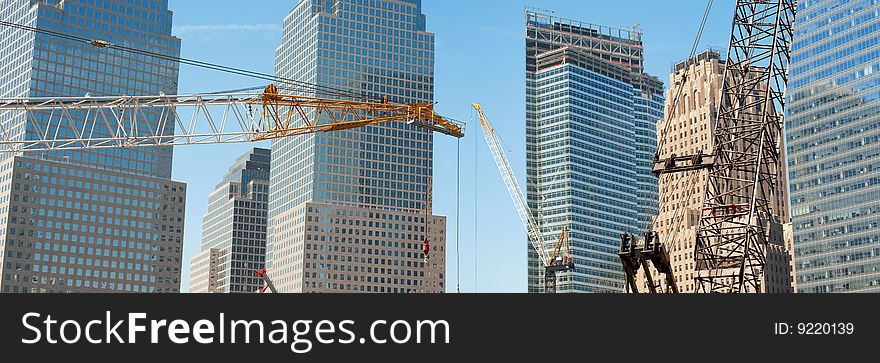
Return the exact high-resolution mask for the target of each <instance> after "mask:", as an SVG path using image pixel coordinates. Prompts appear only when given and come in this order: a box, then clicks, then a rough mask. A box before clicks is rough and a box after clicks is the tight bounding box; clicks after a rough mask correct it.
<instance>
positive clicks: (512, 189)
mask: <svg viewBox="0 0 880 363" xmlns="http://www.w3.org/2000/svg"><path fill="white" fill-rule="evenodd" d="M471 105H473V106H474V109H476V110H477V116H478V117H479V119H480V126H481V127H482V128H483V136H485V138H486V144H488V145H489V150H490V151H491V152H492V158H493V159H495V164H496V165H497V166H498V171H500V172H501V178H502V179H504V185H506V186H507V192H508V193H510V198H511V199H512V200H513V205H514V206H515V207H516V212H517V213H518V214H519V218H520V220H521V221H522V224H523V226H525V227H526V234H528V236H529V242H531V244H532V247H534V248H535V252H536V253H537V254H538V259H539V260H540V261H541V263H542V264H543V265H544V266H548V265H549V264H550V262H551V261H550V258H549V257H548V256H547V249H546V248H545V246H544V239H543V237H542V233H541V230H540V229H539V228H538V222H537V221H535V217H534V216H533V215H532V213H531V212H530V211H529V205H528V202H526V197H525V195H523V192H522V189H520V188H519V182H517V181H516V174H514V173H513V168H512V167H511V166H510V162H508V161H507V156H505V155H504V150H503V149H502V148H501V140H499V139H498V135H496V134H495V128H494V127H492V124H490V123H489V120H488V119H486V115H485V114H484V113H483V108H482V107H481V106H480V105H479V104H477V103H471Z"/></svg>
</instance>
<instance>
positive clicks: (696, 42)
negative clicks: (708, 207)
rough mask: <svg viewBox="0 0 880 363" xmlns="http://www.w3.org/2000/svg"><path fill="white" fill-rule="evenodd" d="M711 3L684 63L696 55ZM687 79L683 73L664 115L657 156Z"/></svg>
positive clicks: (708, 4)
mask: <svg viewBox="0 0 880 363" xmlns="http://www.w3.org/2000/svg"><path fill="white" fill-rule="evenodd" d="M713 1H714V0H708V1H707V3H706V10H705V11H704V12H703V18H702V20H701V21H700V27H699V29H698V30H697V35H696V37H695V39H694V43H693V45H692V46H691V53H690V55H689V56H688V58H687V61H686V62H690V60H691V59H693V58H694V56H696V55H697V48H698V47H699V46H700V40H701V39H702V37H703V30H704V29H705V28H706V22H708V20H709V14H710V13H711V11H712V3H713ZM687 77H688V75H687V72H685V74H684V76H683V78H682V80H681V84H680V86H679V87H678V92H677V94H676V95H675V98H674V99H673V102H672V112H671V113H667V114H666V124H665V125H664V126H663V133H662V135H661V136H660V140H659V142H658V143H657V155H659V154H660V150H662V149H663V146H665V144H666V139H667V135H668V134H669V127H670V126H671V125H672V118H673V117H674V116H675V114H676V111H678V105H679V102H680V101H681V98H682V96H683V94H684V85H685V83H687V80H688V79H687Z"/></svg>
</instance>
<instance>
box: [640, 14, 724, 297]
mask: <svg viewBox="0 0 880 363" xmlns="http://www.w3.org/2000/svg"><path fill="white" fill-rule="evenodd" d="M712 5H713V0H708V1H707V3H706V9H705V11H704V12H703V18H702V19H701V21H700V27H699V28H698V30H697V34H696V36H695V39H694V43H693V45H692V46H691V53H690V55H689V56H688V59H687V60H686V62H690V61H691V59H693V58H694V57H695V56H696V54H697V48H698V47H699V43H700V40H701V39H702V36H703V31H704V30H705V28H706V23H707V22H708V19H709V14H710V13H711V10H712ZM687 80H688V73H687V72H685V73H684V74H683V75H682V79H681V83H680V85H679V88H678V92H677V93H676V95H675V98H674V99H673V100H672V109H671V110H670V111H671V112H667V113H666V115H665V118H666V124H665V125H664V127H663V132H662V135H660V140H659V141H658V143H657V153H656V155H657V158H659V156H660V153H661V151H662V150H663V147H664V146H665V144H666V141H667V137H668V135H669V128H670V126H671V125H672V120H673V118H674V117H675V115H676V114H677V111H678V106H679V102H680V101H681V98H682V96H683V95H684V86H685V84H686V83H687ZM707 97H708V95H707ZM690 173H691V174H690V176H689V178H688V180H687V182H686V184H687V185H688V187H687V188H686V189H684V190H685V191H691V195H689V196H688V197H687V199H686V202H687V203H682V201H681V200H679V201H678V202H676V203H675V213H674V214H673V216H672V222H673V224H672V225H673V226H674V227H675V229H674V231H673V233H672V236H671V238H670V239H669V241H670V243H669V244H668V245H667V251H668V253H674V251H675V250H676V248H677V247H678V244H679V243H678V242H679V241H678V236H679V232H680V231H681V230H682V229H683V228H682V226H681V223H683V222H684V216H685V213H684V211H685V208H686V206H687V204H689V202H690V199H691V197H693V188H694V187H695V186H696V182H697V179H698V178H697V176H698V175H699V174H700V173H699V170H693V171H690ZM670 178H671V174H669V173H667V174H663V175H662V176H661V181H662V182H661V183H660V184H668V183H669V182H670ZM682 204H683V205H682ZM658 212H659V211H658ZM652 224H653V223H652ZM652 229H653V228H652ZM667 288H669V287H668V286H667Z"/></svg>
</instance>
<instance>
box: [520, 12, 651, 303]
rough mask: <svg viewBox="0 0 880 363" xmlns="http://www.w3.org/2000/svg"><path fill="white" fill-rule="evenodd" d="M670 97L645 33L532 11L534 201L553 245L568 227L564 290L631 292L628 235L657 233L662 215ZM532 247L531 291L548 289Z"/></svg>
mask: <svg viewBox="0 0 880 363" xmlns="http://www.w3.org/2000/svg"><path fill="white" fill-rule="evenodd" d="M663 102H664V96H663V83H662V81H660V80H659V79H658V78H656V77H653V76H649V75H647V74H645V73H644V68H643V46H642V42H641V33H640V32H639V31H638V30H632V31H629V30H623V29H614V28H606V27H602V26H597V25H593V24H586V23H582V22H578V21H573V20H567V19H562V18H558V17H556V16H553V15H550V14H544V13H541V12H532V11H528V12H526V161H527V165H526V168H527V183H526V184H527V194H528V202H529V207H530V208H531V210H532V212H533V213H534V214H535V217H536V220H538V222H539V224H540V225H541V228H542V229H543V233H544V235H545V237H546V238H547V240H546V241H545V243H546V244H547V248H548V249H552V248H553V243H555V236H557V235H558V234H559V233H560V231H561V230H562V228H563V227H565V226H568V227H569V229H570V234H569V236H570V239H571V244H572V257H573V258H574V262H575V266H576V267H575V270H574V271H571V272H564V273H562V274H560V275H558V285H557V291H559V292H622V291H623V282H624V275H623V270H622V268H621V266H620V260H619V257H618V256H617V250H618V248H619V245H620V235H621V234H622V233H625V232H629V233H638V232H643V231H647V230H649V228H650V227H651V220H652V218H653V217H654V216H656V215H657V178H656V177H655V176H654V175H653V174H652V173H651V162H652V160H653V154H654V151H655V149H656V144H657V136H656V128H655V125H656V120H658V119H662V118H663ZM528 249H529V258H528V264H529V269H528V270H529V282H528V285H529V292H540V291H542V290H543V288H542V285H543V268H542V266H541V262H540V261H538V259H537V255H536V254H535V253H534V251H533V250H532V247H531V246H529V247H528Z"/></svg>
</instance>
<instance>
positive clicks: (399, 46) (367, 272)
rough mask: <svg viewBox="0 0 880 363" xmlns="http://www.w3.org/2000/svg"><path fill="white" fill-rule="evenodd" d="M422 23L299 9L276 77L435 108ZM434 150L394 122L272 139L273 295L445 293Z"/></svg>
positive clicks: (405, 13)
mask: <svg viewBox="0 0 880 363" xmlns="http://www.w3.org/2000/svg"><path fill="white" fill-rule="evenodd" d="M425 22H426V19H425V15H424V14H422V10H421V1H419V0H376V1H369V2H365V1H354V0H340V1H333V2H329V1H318V0H301V1H299V2H298V3H297V5H296V7H295V8H294V9H293V11H291V13H290V14H289V15H288V16H287V17H286V18H285V19H284V30H283V32H284V35H283V40H282V44H281V46H280V47H279V48H278V50H277V57H276V72H277V74H278V75H279V76H281V77H285V78H289V79H294V80H297V81H300V82H308V83H312V84H320V85H323V86H326V87H335V88H341V89H345V90H348V91H354V92H358V93H362V94H364V95H366V96H369V97H372V98H375V99H382V98H383V97H388V100H390V101H392V102H401V103H412V102H431V101H432V100H433V93H434V86H433V82H434V35H433V34H431V33H429V32H427V31H426V28H425ZM320 95H322V96H332V95H323V94H320ZM432 150H433V135H432V134H431V132H428V131H426V130H424V129H420V128H418V127H416V126H413V125H407V124H402V123H390V124H383V125H375V126H368V127H363V128H359V129H354V130H348V131H341V132H335V133H332V134H314V135H307V136H301V137H296V138H287V139H282V140H276V141H275V142H274V143H273V145H272V176H271V180H270V188H269V189H270V198H269V201H270V202H269V230H268V233H269V239H268V242H267V254H268V255H267V269H268V270H269V273H270V274H271V276H272V278H273V281H274V282H275V284H276V286H277V287H278V289H279V291H282V292H340V293H342V292H346V293H354V292H358V293H360V292H364V293H376V292H378V293H408V292H443V291H445V288H446V286H445V283H444V279H445V276H444V272H445V265H446V262H445V258H446V256H445V255H446V251H445V244H446V239H445V236H446V219H445V217H442V216H435V215H432V214H431V200H430V197H431V183H432V180H431V176H432V173H433V170H432V169H433V168H432V165H433V162H432V158H433V154H432ZM426 238H427V239H428V240H429V242H430V246H431V253H430V259H429V260H428V262H427V263H425V262H424V261H423V259H422V253H421V247H422V244H423V241H424V240H425V239H426Z"/></svg>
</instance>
